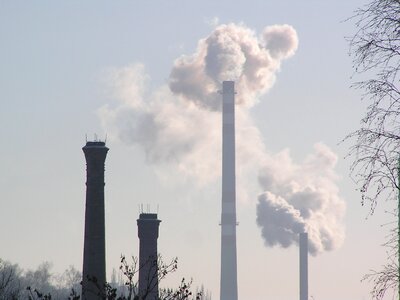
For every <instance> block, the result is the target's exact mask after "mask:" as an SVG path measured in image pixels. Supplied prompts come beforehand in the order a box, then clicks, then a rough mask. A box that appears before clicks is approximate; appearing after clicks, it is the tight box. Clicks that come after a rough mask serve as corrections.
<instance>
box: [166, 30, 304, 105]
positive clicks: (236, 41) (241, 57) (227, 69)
mask: <svg viewBox="0 0 400 300" xmlns="http://www.w3.org/2000/svg"><path fill="white" fill-rule="evenodd" d="M297 46H298V39H297V34H296V31H295V30H294V29H293V27H291V26H289V25H275V26H271V27H266V28H265V29H264V31H263V34H262V35H261V37H257V36H256V34H255V32H254V31H252V30H250V29H249V28H247V27H245V26H243V25H235V24H228V25H220V26H218V27H217V28H216V29H215V30H214V31H213V32H212V33H211V34H210V35H209V36H208V37H207V38H205V39H201V40H200V41H199V43H198V47H197V51H196V53H194V54H193V55H191V56H183V57H181V58H179V59H177V60H176V61H175V64H174V67H173V69H172V72H171V76H170V88H171V91H172V92H173V93H174V94H179V95H181V96H183V97H184V98H185V99H187V100H189V101H193V102H194V103H196V104H198V105H200V106H202V107H205V108H207V109H210V110H218V109H220V107H221V100H220V97H218V95H217V92H218V90H219V89H220V86H221V82H222V81H224V80H234V81H235V84H236V89H237V90H238V91H240V94H238V96H237V97H236V102H237V103H238V104H242V105H245V106H247V107H251V106H253V105H254V104H255V103H256V102H257V99H258V96H259V95H261V94H263V93H265V92H266V91H267V90H268V89H269V88H270V87H271V86H272V85H273V83H274V81H275V74H276V72H277V71H278V70H279V68H280V65H281V62H282V60H283V59H286V58H288V57H290V56H291V55H293V54H294V53H295V51H296V49H297Z"/></svg>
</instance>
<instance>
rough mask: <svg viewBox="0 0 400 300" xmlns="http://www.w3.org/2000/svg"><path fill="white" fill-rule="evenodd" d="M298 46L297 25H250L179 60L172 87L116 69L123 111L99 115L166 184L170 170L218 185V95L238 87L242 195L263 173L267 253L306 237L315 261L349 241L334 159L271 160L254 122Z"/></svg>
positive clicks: (229, 29) (219, 34) (229, 30)
mask: <svg viewBox="0 0 400 300" xmlns="http://www.w3.org/2000/svg"><path fill="white" fill-rule="evenodd" d="M297 46H298V39H297V34H296V31H295V30H294V29H293V28H292V27H291V26H289V25H274V26H269V27H266V28H264V30H263V31H262V33H261V34H260V35H258V36H257V35H256V33H255V32H254V31H253V30H251V29H249V28H248V27H246V26H244V25H242V24H241V25H238V24H224V25H219V26H217V27H216V28H215V29H214V30H213V31H212V32H211V33H210V35H209V36H207V37H205V38H203V39H201V40H199V42H198V45H197V49H196V51H195V52H194V53H193V54H191V55H185V56H181V57H179V58H178V59H176V60H175V62H174V65H173V68H172V70H171V73H170V77H169V84H168V86H162V87H160V88H158V89H156V90H149V89H148V86H147V83H148V81H149V80H150V78H149V76H148V75H147V74H146V72H145V69H144V66H143V65H140V64H139V65H132V66H128V67H125V68H121V69H116V70H114V71H113V72H112V74H111V77H110V82H111V84H112V86H113V88H114V90H115V91H116V94H115V96H116V98H118V99H120V103H119V104H118V105H117V106H115V107H110V106H104V107H102V108H101V109H100V117H101V120H102V122H103V126H104V127H105V128H107V132H109V133H110V134H111V136H117V137H118V138H120V139H121V140H122V141H124V142H126V143H127V144H130V145H139V146H140V147H142V148H143V149H144V151H145V153H146V158H147V160H148V162H149V163H151V164H153V166H154V168H155V169H156V172H158V173H159V174H161V176H162V174H164V173H163V170H165V169H167V173H168V178H189V179H190V178H191V179H194V180H193V182H195V183H197V184H207V183H210V182H214V181H216V180H217V179H219V178H220V176H221V170H220V168H217V167H216V166H219V165H220V164H221V140H222V137H221V132H222V129H221V123H222V122H221V114H220V110H221V95H219V94H218V90H219V89H220V88H221V83H222V81H223V80H234V81H235V86H236V90H237V92H238V94H237V95H236V98H235V99H236V104H237V106H236V125H237V126H236V161H237V175H238V178H237V182H238V186H237V191H238V195H241V197H243V198H246V197H247V195H246V183H247V182H248V180H249V177H250V175H252V172H254V171H253V170H257V169H259V168H260V166H262V170H261V171H260V175H259V182H260V184H261V187H262V188H263V190H264V192H263V194H261V195H260V196H259V199H258V206H257V224H258V225H259V226H260V227H261V230H262V236H263V238H264V240H265V244H266V245H267V246H274V245H281V246H283V247H288V246H290V245H291V244H293V243H295V242H296V240H297V233H299V232H302V231H304V230H307V231H308V233H309V239H310V247H309V249H310V252H312V253H313V254H316V253H318V252H321V251H323V250H331V249H334V248H336V247H337V246H339V245H340V243H341V241H342V240H343V228H342V227H341V224H340V222H341V218H342V216H343V212H344V204H343V201H342V199H340V197H339V196H338V189H337V187H336V184H335V179H336V177H335V173H334V165H335V162H336V156H335V154H334V153H332V152H331V151H330V150H329V149H328V148H327V147H326V146H324V145H322V144H317V145H316V146H315V153H314V154H313V155H311V156H310V157H308V158H307V159H306V161H305V162H304V163H303V164H301V165H298V164H295V163H293V162H292V161H291V158H290V155H289V152H288V151H287V150H286V151H282V152H281V153H278V154H277V155H274V156H271V155H270V154H268V153H267V152H266V149H265V145H264V142H263V139H262V134H261V133H260V131H259V129H258V128H257V127H256V126H255V125H254V123H253V120H252V118H251V116H250V114H249V112H250V109H251V108H252V107H253V106H254V105H256V104H257V102H258V101H259V99H260V96H261V95H263V94H264V93H266V92H267V91H268V90H269V89H270V88H271V87H272V86H273V84H274V82H275V77H276V74H277V72H278V71H279V70H280V66H281V63H282V61H283V60H285V59H287V58H289V57H290V56H292V55H293V54H294V53H295V51H296V49H297ZM172 172H176V173H177V175H179V176H173V175H171V173H172ZM182 175H184V176H182ZM239 200H243V199H239Z"/></svg>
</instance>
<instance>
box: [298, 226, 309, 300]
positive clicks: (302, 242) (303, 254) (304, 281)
mask: <svg viewBox="0 0 400 300" xmlns="http://www.w3.org/2000/svg"><path fill="white" fill-rule="evenodd" d="M299 250H300V300H308V234H307V233H300V235H299Z"/></svg>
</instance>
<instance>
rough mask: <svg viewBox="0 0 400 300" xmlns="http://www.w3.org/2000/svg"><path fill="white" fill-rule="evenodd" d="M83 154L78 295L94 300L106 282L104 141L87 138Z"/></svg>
mask: <svg viewBox="0 0 400 300" xmlns="http://www.w3.org/2000/svg"><path fill="white" fill-rule="evenodd" d="M82 150H83V152H84V153H85V158H86V208H85V236H84V250H83V271H82V275H83V278H82V299H83V300H97V299H100V297H99V296H101V295H102V293H104V290H103V288H104V283H105V282H106V245H105V219H104V185H105V183H104V162H105V160H106V156H107V152H108V148H107V147H106V146H105V143H104V142H97V141H96V142H87V143H86V145H85V146H84V147H83V148H82Z"/></svg>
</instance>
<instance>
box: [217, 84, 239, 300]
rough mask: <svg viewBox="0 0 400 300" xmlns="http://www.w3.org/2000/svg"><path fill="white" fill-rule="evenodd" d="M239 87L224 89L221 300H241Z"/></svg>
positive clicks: (228, 85) (231, 86) (224, 87)
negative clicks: (237, 177) (237, 157)
mask: <svg viewBox="0 0 400 300" xmlns="http://www.w3.org/2000/svg"><path fill="white" fill-rule="evenodd" d="M235 186H236V180H235V83H234V82H233V81H224V82H223V85H222V214H221V282H220V284H221V286H220V300H237V298H238V295H237V293H238V291H237V262H236V256H237V255H236V189H235Z"/></svg>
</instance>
